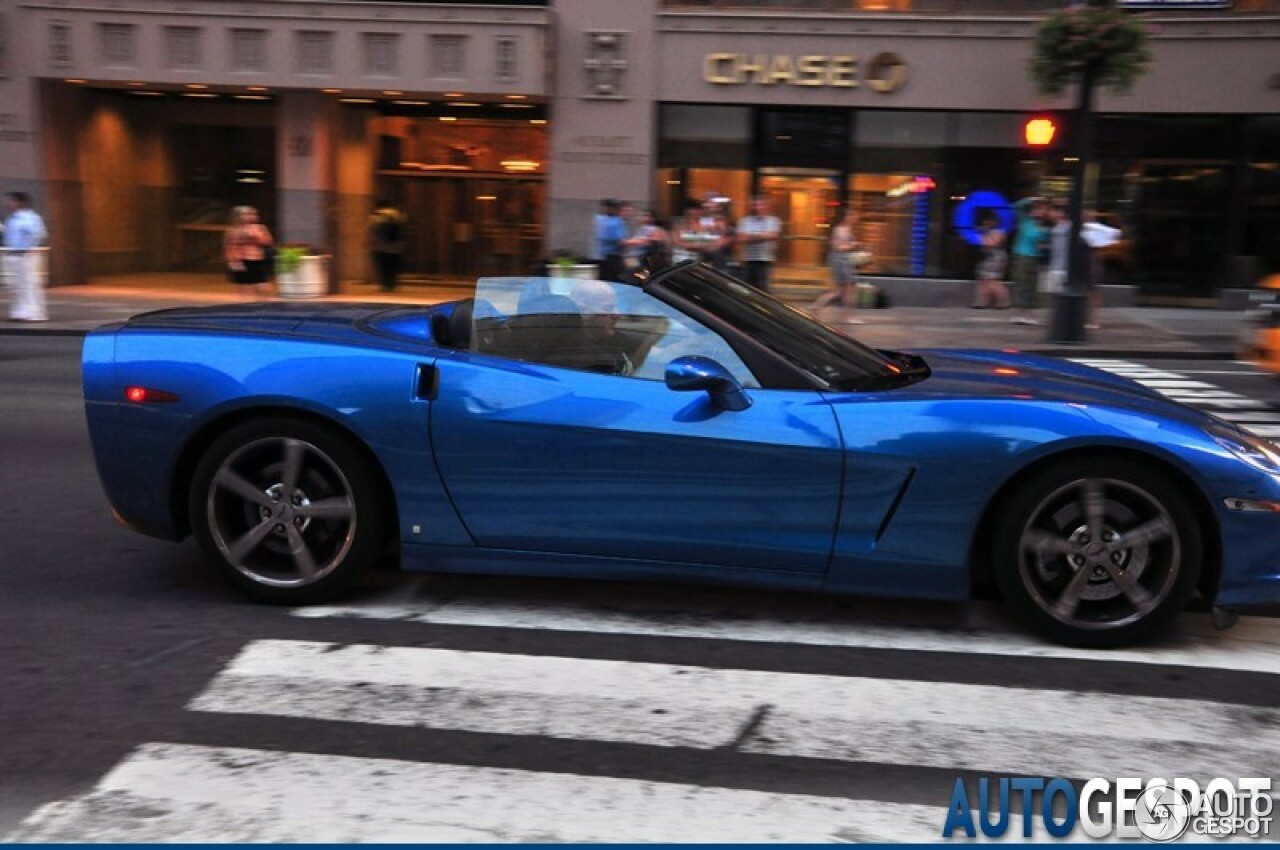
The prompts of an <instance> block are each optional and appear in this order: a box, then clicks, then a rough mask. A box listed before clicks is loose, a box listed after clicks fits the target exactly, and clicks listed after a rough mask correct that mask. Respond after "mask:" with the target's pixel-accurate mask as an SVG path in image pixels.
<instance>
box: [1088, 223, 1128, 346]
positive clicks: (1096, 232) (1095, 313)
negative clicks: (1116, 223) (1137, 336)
mask: <svg viewBox="0 0 1280 850" xmlns="http://www.w3.org/2000/svg"><path fill="white" fill-rule="evenodd" d="M1122 236H1123V233H1122V232H1121V230H1120V228H1118V227H1112V226H1111V225H1109V224H1104V223H1103V222H1102V221H1100V220H1099V219H1098V213H1097V211H1096V210H1089V211H1087V212H1086V213H1085V216H1084V223H1083V224H1081V225H1080V238H1081V239H1083V240H1084V243H1085V244H1086V245H1087V246H1088V247H1089V275H1088V287H1089V297H1088V299H1087V301H1086V312H1085V327H1086V328H1088V329H1089V330H1091V331H1096V330H1101V329H1102V289H1101V287H1102V277H1103V265H1102V250H1103V249H1104V248H1107V247H1109V246H1111V245H1114V244H1115V243H1117V242H1119V241H1120V238H1121V237H1122Z"/></svg>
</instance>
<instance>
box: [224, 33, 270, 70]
mask: <svg viewBox="0 0 1280 850" xmlns="http://www.w3.org/2000/svg"><path fill="white" fill-rule="evenodd" d="M231 67H232V69H233V70H236V71H265V70H267V31H266V30H250V29H233V30H232V31H231Z"/></svg>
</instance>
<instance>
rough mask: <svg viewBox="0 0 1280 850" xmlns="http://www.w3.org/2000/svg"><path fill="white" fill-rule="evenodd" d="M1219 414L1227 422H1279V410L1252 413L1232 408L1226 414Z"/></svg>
mask: <svg viewBox="0 0 1280 850" xmlns="http://www.w3.org/2000/svg"><path fill="white" fill-rule="evenodd" d="M1221 416H1222V418H1223V419H1226V420H1227V421H1228V422H1280V410H1267V411H1265V412H1254V413H1250V412H1248V411H1235V410H1233V411H1230V412H1228V413H1226V414H1221Z"/></svg>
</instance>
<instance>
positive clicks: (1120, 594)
mask: <svg viewBox="0 0 1280 850" xmlns="http://www.w3.org/2000/svg"><path fill="white" fill-rule="evenodd" d="M1028 516H1029V519H1028V521H1027V523H1026V525H1025V526H1024V527H1023V529H1022V533H1021V536H1020V547H1019V555H1018V569H1019V576H1020V578H1021V580H1022V583H1023V586H1024V587H1025V588H1026V590H1027V593H1028V595H1029V596H1030V597H1031V599H1032V601H1034V602H1035V603H1036V605H1038V606H1039V607H1040V608H1041V609H1043V610H1044V611H1045V612H1046V613H1048V614H1049V615H1050V616H1051V617H1053V618H1054V619H1056V620H1058V621H1059V622H1062V623H1064V624H1066V625H1069V626H1072V627H1075V628H1081V629H1089V630H1102V629H1113V628H1118V627H1121V626H1125V625H1128V624H1130V623H1133V622H1136V621H1138V620H1141V619H1143V618H1145V617H1147V616H1148V615H1150V614H1151V613H1152V612H1154V611H1155V610H1156V609H1157V608H1159V607H1160V605H1161V603H1162V602H1163V601H1164V600H1165V598H1166V597H1167V596H1168V595H1169V593H1170V592H1171V590H1172V589H1173V588H1174V585H1175V584H1176V583H1177V580H1178V576H1179V572H1180V570H1181V569H1182V541H1181V536H1180V535H1179V533H1178V528H1177V526H1176V524H1175V523H1174V521H1173V518H1172V517H1171V516H1170V514H1169V511H1168V510H1167V509H1166V508H1165V506H1164V504H1163V503H1162V502H1161V501H1160V499H1158V498H1156V497H1155V496H1154V495H1152V494H1151V493H1149V492H1147V491H1146V490H1144V489H1142V488H1141V487H1139V486H1137V485H1136V484H1133V483H1131V482H1128V481H1120V480H1116V479H1111V478H1084V479H1080V480H1077V481H1072V482H1069V483H1067V484H1064V485H1063V486H1061V487H1059V488H1058V489H1056V490H1054V491H1052V492H1051V493H1050V494H1049V495H1048V496H1047V497H1045V498H1044V499H1043V500H1042V501H1041V502H1040V504H1038V505H1037V506H1036V507H1035V509H1034V510H1033V511H1031V513H1030V514H1029V515H1028Z"/></svg>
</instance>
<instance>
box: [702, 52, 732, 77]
mask: <svg viewBox="0 0 1280 850" xmlns="http://www.w3.org/2000/svg"><path fill="white" fill-rule="evenodd" d="M737 58H738V55H737V54H736V53H708V54H707V56H706V58H705V59H703V60H702V78H703V79H704V80H706V81H707V82H709V83H715V84H716V85H732V84H734V83H738V82H741V81H740V80H739V79H738V75H737V71H736V70H735V66H734V61H735V60H736V59H737ZM725 66H728V67H727V68H726V67H725Z"/></svg>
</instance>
